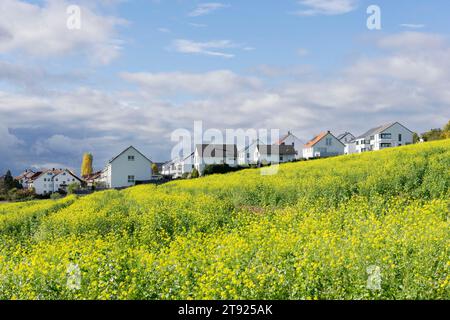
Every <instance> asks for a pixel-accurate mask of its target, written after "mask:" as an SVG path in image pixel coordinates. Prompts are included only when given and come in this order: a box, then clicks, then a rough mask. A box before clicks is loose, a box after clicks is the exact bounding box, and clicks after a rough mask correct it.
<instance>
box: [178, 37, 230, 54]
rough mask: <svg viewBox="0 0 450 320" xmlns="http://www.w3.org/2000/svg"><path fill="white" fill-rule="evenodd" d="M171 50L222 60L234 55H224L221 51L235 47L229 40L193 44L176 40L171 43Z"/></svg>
mask: <svg viewBox="0 0 450 320" xmlns="http://www.w3.org/2000/svg"><path fill="white" fill-rule="evenodd" d="M172 46H173V48H174V49H175V51H177V52H181V53H189V54H201V55H207V56H216V57H222V58H228V59H229V58H233V57H234V54H231V53H225V52H223V51H222V50H223V49H230V48H235V47H237V45H236V44H234V43H233V42H232V41H230V40H215V41H208V42H195V41H192V40H186V39H177V40H175V41H173V43H172ZM219 50H220V51H219Z"/></svg>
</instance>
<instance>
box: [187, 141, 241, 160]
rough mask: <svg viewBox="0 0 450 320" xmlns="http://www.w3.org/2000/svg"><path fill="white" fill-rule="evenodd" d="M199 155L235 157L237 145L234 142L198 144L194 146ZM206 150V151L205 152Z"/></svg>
mask: <svg viewBox="0 0 450 320" xmlns="http://www.w3.org/2000/svg"><path fill="white" fill-rule="evenodd" d="M195 149H196V150H199V152H200V155H201V156H206V157H208V156H209V157H225V156H227V157H234V158H236V157H237V153H238V152H237V146H236V145H235V144H198V145H196V146H195ZM205 150H206V152H205Z"/></svg>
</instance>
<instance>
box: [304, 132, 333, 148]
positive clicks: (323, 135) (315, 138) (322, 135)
mask: <svg viewBox="0 0 450 320" xmlns="http://www.w3.org/2000/svg"><path fill="white" fill-rule="evenodd" d="M329 133H330V131H325V132H322V133H320V134H319V135H317V136H315V137H314V138H312V139H311V140H310V141H309V142H308V143H307V144H305V147H307V148H311V147H312V146H314V145H315V144H316V143H317V142H319V141H320V140H322V139H323V138H324V137H325V136H326V135H327V134H329Z"/></svg>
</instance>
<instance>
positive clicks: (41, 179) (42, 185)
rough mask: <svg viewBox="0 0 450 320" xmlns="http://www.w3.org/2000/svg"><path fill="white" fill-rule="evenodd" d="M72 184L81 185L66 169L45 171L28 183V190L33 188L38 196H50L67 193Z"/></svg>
mask: <svg viewBox="0 0 450 320" xmlns="http://www.w3.org/2000/svg"><path fill="white" fill-rule="evenodd" d="M73 183H81V180H80V179H79V178H78V177H77V176H75V175H74V174H73V173H72V172H71V171H69V170H68V169H64V170H61V169H60V170H56V169H53V170H45V171H43V172H42V173H41V174H40V175H37V176H36V177H34V178H33V180H32V181H30V183H29V186H28V187H29V188H34V190H35V193H36V194H39V195H45V194H51V193H54V192H58V191H67V187H68V186H69V185H70V184H73Z"/></svg>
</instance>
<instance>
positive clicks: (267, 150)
mask: <svg viewBox="0 0 450 320" xmlns="http://www.w3.org/2000/svg"><path fill="white" fill-rule="evenodd" d="M296 156H297V152H296V151H295V149H294V146H293V145H284V144H282V145H277V144H276V145H265V144H260V145H257V146H256V148H255V151H254V154H253V161H254V162H255V163H258V164H269V163H274V164H276V163H284V162H290V161H294V160H295V159H296Z"/></svg>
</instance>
